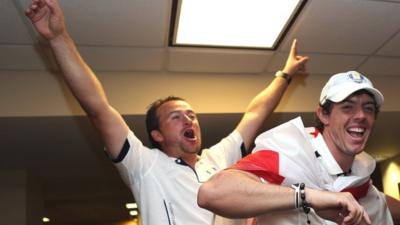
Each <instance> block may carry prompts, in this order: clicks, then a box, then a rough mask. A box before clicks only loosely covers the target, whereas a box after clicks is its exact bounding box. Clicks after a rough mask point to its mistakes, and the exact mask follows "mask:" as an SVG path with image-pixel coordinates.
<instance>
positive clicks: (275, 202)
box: [197, 169, 371, 225]
mask: <svg viewBox="0 0 400 225" xmlns="http://www.w3.org/2000/svg"><path fill="white" fill-rule="evenodd" d="M305 191H306V200H307V201H308V202H309V203H310V204H311V207H312V208H313V209H314V210H316V211H317V213H318V214H319V215H320V216H323V217H324V218H326V219H328V220H333V221H335V222H338V223H339V224H343V225H348V224H354V225H355V224H360V223H361V221H364V222H365V223H367V224H371V222H370V220H369V217H368V215H367V214H366V212H365V210H364V208H363V207H362V206H360V205H359V204H358V203H357V201H356V200H355V199H354V198H353V196H352V195H351V194H349V193H341V192H339V193H334V192H327V191H318V190H313V189H308V188H306V190H305ZM197 202H198V204H199V206H200V207H202V208H205V209H208V210H211V211H213V212H215V213H217V214H219V215H222V216H226V217H231V218H247V217H254V216H259V215H262V214H266V213H269V212H273V211H278V210H291V209H293V208H294V190H293V189H292V188H289V187H284V186H279V185H273V184H266V183H261V182H260V180H259V178H258V177H257V176H255V175H253V174H251V173H248V172H245V171H240V170H235V169H227V170H223V171H221V172H219V173H217V174H216V175H214V176H213V177H212V178H211V179H209V180H208V181H207V182H205V183H204V184H203V185H202V186H200V190H199V193H198V198H197ZM238 206H240V207H238ZM320 212H321V213H320ZM339 213H341V214H343V215H344V217H339V216H338V215H339Z"/></svg>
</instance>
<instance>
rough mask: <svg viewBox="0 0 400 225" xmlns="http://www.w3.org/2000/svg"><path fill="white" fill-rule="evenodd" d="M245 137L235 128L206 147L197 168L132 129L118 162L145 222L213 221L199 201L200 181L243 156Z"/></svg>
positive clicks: (158, 224) (197, 223) (183, 224)
mask: <svg viewBox="0 0 400 225" xmlns="http://www.w3.org/2000/svg"><path fill="white" fill-rule="evenodd" d="M242 143H243V141H242V138H241V136H240V134H239V132H238V131H234V132H232V133H231V134H230V135H229V136H228V137H226V138H224V139H222V140H221V141H220V142H219V143H218V144H216V145H214V146H212V147H211V148H210V149H204V150H203V151H202V154H201V156H199V157H198V161H197V163H196V165H195V168H191V167H190V166H188V165H187V164H186V163H185V162H184V161H183V160H182V159H180V158H178V159H177V158H172V157H169V156H167V155H166V154H164V153H163V152H162V151H160V150H158V149H149V148H147V147H145V146H143V144H142V142H141V141H140V140H139V139H138V138H137V137H136V136H135V135H134V134H133V132H132V131H130V132H129V134H128V136H127V141H126V142H125V144H124V147H123V149H122V150H121V153H120V156H119V157H118V158H117V160H118V161H119V162H117V163H116V164H115V165H116V167H117V169H118V170H119V172H120V174H121V176H122V178H123V180H124V181H125V183H126V184H127V185H128V186H129V187H130V189H131V190H132V192H133V195H134V197H135V200H136V201H137V204H138V207H139V211H140V215H141V221H142V225H188V224H190V225H206V224H213V221H214V214H213V213H211V212H209V211H207V210H205V209H202V208H200V207H199V206H198V205H197V192H198V189H199V187H200V185H201V184H202V183H203V182H204V181H206V180H207V179H209V178H210V177H211V176H212V175H213V174H215V173H216V172H218V171H220V170H222V169H225V168H227V167H228V166H230V165H232V164H234V163H235V162H236V161H238V160H239V159H240V158H241V157H242V153H241V149H240V148H241V145H242Z"/></svg>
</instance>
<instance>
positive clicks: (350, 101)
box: [342, 99, 376, 105]
mask: <svg viewBox="0 0 400 225" xmlns="http://www.w3.org/2000/svg"><path fill="white" fill-rule="evenodd" d="M342 103H353V104H355V103H356V101H353V100H351V99H345V100H343V101H342ZM368 104H372V105H376V102H375V100H374V99H373V100H371V101H367V102H364V103H362V105H368Z"/></svg>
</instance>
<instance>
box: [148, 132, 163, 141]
mask: <svg viewBox="0 0 400 225" xmlns="http://www.w3.org/2000/svg"><path fill="white" fill-rule="evenodd" d="M150 134H151V137H152V138H153V140H154V141H156V142H162V141H163V140H164V137H163V135H162V134H161V132H160V131H159V130H152V131H151V132H150Z"/></svg>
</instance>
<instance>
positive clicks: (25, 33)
mask: <svg viewBox="0 0 400 225" xmlns="http://www.w3.org/2000/svg"><path fill="white" fill-rule="evenodd" d="M23 7H24V6H22V4H20V3H18V1H4V0H2V1H1V2H0V27H1V30H2V32H0V44H32V43H33V41H32V38H31V36H30V35H29V32H33V30H32V29H31V30H28V29H29V28H28V29H27V26H26V25H29V26H30V22H29V21H28V20H27V19H26V18H25V15H24V9H23Z"/></svg>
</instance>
